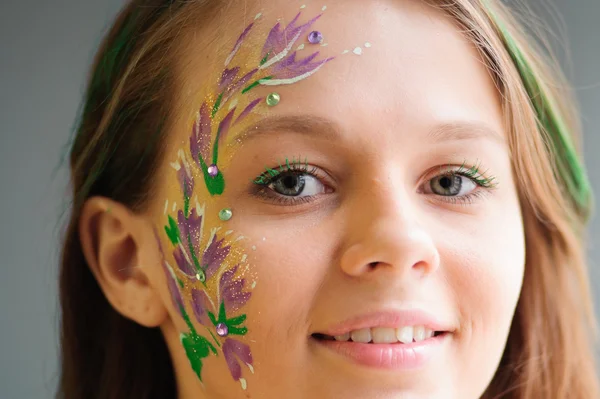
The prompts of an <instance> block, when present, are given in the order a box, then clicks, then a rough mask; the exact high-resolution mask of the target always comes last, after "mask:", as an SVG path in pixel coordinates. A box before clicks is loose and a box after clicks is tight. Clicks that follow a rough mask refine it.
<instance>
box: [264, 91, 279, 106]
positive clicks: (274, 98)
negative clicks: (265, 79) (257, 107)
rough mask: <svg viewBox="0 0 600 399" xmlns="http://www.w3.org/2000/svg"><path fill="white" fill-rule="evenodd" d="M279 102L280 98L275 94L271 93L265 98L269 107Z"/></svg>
mask: <svg viewBox="0 0 600 399" xmlns="http://www.w3.org/2000/svg"><path fill="white" fill-rule="evenodd" d="M279 101H281V96H280V95H279V94H277V93H271V94H269V95H268V96H267V105H268V106H269V107H274V106H276V105H277V104H279Z"/></svg>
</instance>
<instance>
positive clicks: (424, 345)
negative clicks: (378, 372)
mask: <svg viewBox="0 0 600 399" xmlns="http://www.w3.org/2000/svg"><path fill="white" fill-rule="evenodd" d="M449 336H450V333H444V334H440V335H438V336H436V337H432V338H428V339H426V340H423V341H420V342H412V343H410V344H401V343H394V344H373V343H370V344H363V343H359V342H352V341H343V342H340V341H331V340H322V339H316V338H311V339H313V340H314V341H316V343H317V344H319V345H320V346H322V347H324V348H326V349H328V350H331V351H333V352H335V353H337V354H339V355H341V356H343V357H345V358H347V359H350V360H351V361H353V362H354V363H357V364H359V365H363V366H367V367H371V368H378V369H392V370H411V369H417V368H421V367H423V366H425V365H426V364H427V362H429V361H430V360H431V359H432V358H433V357H434V356H435V355H436V354H439V353H440V351H441V349H442V347H443V345H442V344H443V343H444V342H445V341H446V340H448V339H449Z"/></svg>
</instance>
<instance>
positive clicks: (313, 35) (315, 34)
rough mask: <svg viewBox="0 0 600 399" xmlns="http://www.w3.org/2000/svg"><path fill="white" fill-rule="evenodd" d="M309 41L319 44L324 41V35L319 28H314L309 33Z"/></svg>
mask: <svg viewBox="0 0 600 399" xmlns="http://www.w3.org/2000/svg"><path fill="white" fill-rule="evenodd" d="M308 41H309V42H310V43H311V44H319V43H321V42H322V41H323V35H322V34H321V32H319V31H317V30H313V31H312V32H310V33H309V34H308Z"/></svg>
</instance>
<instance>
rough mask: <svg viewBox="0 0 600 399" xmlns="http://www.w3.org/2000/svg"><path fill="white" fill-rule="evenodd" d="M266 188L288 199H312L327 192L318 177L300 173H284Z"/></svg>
mask: <svg viewBox="0 0 600 399" xmlns="http://www.w3.org/2000/svg"><path fill="white" fill-rule="evenodd" d="M266 187H267V188H268V189H270V190H273V191H274V192H276V193H277V194H280V195H283V196H286V197H312V196H315V195H318V194H322V193H324V192H325V186H324V185H323V184H322V183H321V182H320V181H319V179H318V178H317V177H315V176H313V175H311V174H309V173H307V172H299V171H288V172H283V173H281V174H279V175H278V176H276V177H274V178H273V179H272V180H271V183H269V184H268V185H267V186H266Z"/></svg>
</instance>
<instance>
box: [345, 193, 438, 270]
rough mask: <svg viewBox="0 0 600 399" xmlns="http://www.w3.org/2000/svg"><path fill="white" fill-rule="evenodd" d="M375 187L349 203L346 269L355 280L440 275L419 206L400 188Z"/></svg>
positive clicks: (430, 239)
mask: <svg viewBox="0 0 600 399" xmlns="http://www.w3.org/2000/svg"><path fill="white" fill-rule="evenodd" d="M371 183H372V184H369V185H368V186H369V189H368V190H365V191H364V192H363V193H362V194H357V195H355V196H354V197H353V200H352V202H351V203H350V205H349V209H348V214H349V215H351V216H350V217H349V218H347V225H346V229H345V231H346V232H347V233H346V235H345V238H344V243H343V244H342V250H341V257H340V258H339V259H340V267H341V269H342V271H343V272H344V273H346V274H347V275H349V276H353V277H360V276H365V277H366V276H369V275H373V274H377V275H382V274H383V272H387V273H395V274H400V275H402V276H403V277H412V278H423V277H425V276H427V275H429V274H431V273H433V272H435V270H437V268H438V267H439V262H440V259H439V258H440V257H439V252H438V250H437V248H436V246H435V243H434V241H433V239H432V237H431V235H430V234H429V232H428V231H427V230H426V229H425V228H424V223H423V220H419V219H420V218H421V219H422V217H420V216H419V215H420V214H423V210H419V209H418V208H419V206H418V202H416V201H415V200H413V199H411V198H412V197H411V196H410V195H408V194H407V193H406V191H405V190H404V189H403V188H402V187H400V185H395V184H391V183H388V184H387V185H386V184H383V183H381V182H379V181H377V182H371ZM363 187H364V186H363ZM419 195H421V194H419ZM420 222H421V223H420Z"/></svg>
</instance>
